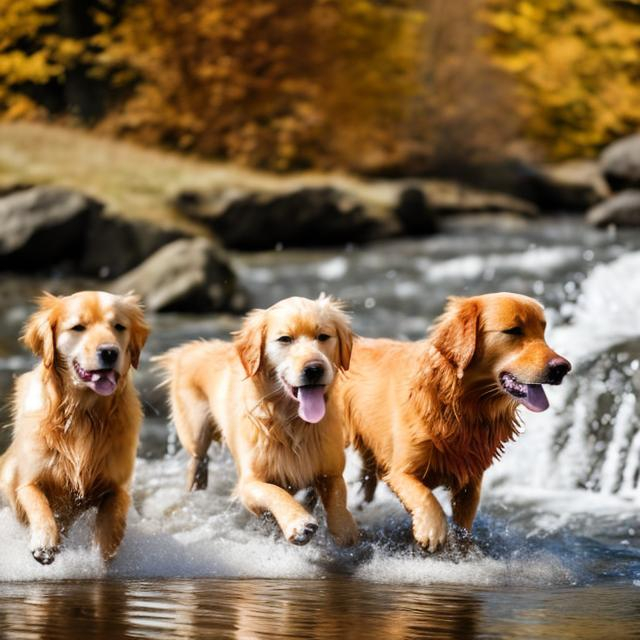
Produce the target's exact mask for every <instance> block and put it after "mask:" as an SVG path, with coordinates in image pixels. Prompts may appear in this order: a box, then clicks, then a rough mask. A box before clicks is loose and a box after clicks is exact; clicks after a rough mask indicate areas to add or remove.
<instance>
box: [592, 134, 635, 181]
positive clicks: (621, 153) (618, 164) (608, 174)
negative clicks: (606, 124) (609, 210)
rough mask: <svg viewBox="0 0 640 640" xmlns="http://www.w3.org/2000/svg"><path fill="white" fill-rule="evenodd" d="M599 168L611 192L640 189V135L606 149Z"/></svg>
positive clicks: (619, 141) (614, 143)
mask: <svg viewBox="0 0 640 640" xmlns="http://www.w3.org/2000/svg"><path fill="white" fill-rule="evenodd" d="M600 168H601V170H602V173H603V174H604V177H605V178H606V180H607V182H608V183H609V186H610V187H611V189H612V190H613V191H621V190H623V189H633V188H640V134H636V135H633V136H628V137H626V138H622V139H621V140H617V141H616V142H613V143H612V144H610V145H609V146H608V147H606V148H605V150H604V151H603V152H602V154H601V156H600Z"/></svg>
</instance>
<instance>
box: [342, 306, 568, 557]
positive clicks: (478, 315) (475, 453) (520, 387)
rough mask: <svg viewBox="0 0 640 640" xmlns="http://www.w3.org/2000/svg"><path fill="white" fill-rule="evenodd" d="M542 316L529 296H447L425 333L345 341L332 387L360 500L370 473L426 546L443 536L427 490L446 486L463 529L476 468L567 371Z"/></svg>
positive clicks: (476, 488)
mask: <svg viewBox="0 0 640 640" xmlns="http://www.w3.org/2000/svg"><path fill="white" fill-rule="evenodd" d="M545 324H546V323H545V318H544V313H543V309H542V307H541V305H540V304H538V303H537V302H536V301H535V300H532V299H531V298H528V297H525V296H521V295H514V294H509V293H496V294H488V295H482V296H477V297H473V298H452V299H450V301H449V303H448V305H447V308H446V310H445V313H444V315H442V316H441V317H440V318H439V319H438V321H437V323H436V324H435V326H434V327H433V329H432V331H431V335H430V337H429V338H428V339H427V340H423V341H420V342H408V343H407V342H395V341H391V340H360V341H358V342H357V343H356V344H355V345H354V349H353V354H352V358H351V365H350V368H349V372H348V373H346V374H345V375H344V376H343V379H342V381H341V383H340V385H339V388H338V389H337V391H338V393H339V395H340V397H341V400H342V402H343V403H344V416H345V421H346V427H347V431H348V434H349V439H350V441H351V443H352V444H353V445H354V446H355V447H356V448H357V449H358V450H359V451H360V453H361V455H362V457H363V461H364V469H363V476H362V479H363V489H364V493H365V500H366V501H371V500H372V499H373V496H374V492H375V487H376V483H377V477H378V475H379V476H380V477H381V478H382V479H383V480H384V481H385V482H386V483H387V484H388V486H389V487H390V488H391V490H392V491H393V492H394V493H395V494H396V495H397V496H398V498H399V499H400V501H401V502H402V504H403V505H404V506H405V508H406V509H407V511H409V513H410V514H411V516H412V520H413V533H414V537H415V539H416V541H417V542H418V543H419V544H420V545H421V546H423V547H425V548H426V549H428V550H429V551H435V550H436V549H437V548H438V547H440V546H442V545H443V544H444V543H445V540H446V537H447V520H446V517H445V514H444V511H443V510H442V507H441V506H440V504H439V502H438V500H437V499H436V498H435V497H434V495H433V493H432V489H434V488H435V487H438V486H445V487H447V488H449V489H450V491H451V494H452V510H453V522H454V524H455V525H457V527H459V528H461V529H463V530H465V531H466V532H470V531H471V527H472V525H473V521H474V518H475V515H476V511H477V508H478V503H479V500H480V488H481V483H482V476H483V473H484V471H485V470H486V469H487V468H488V467H489V466H490V465H491V463H492V461H493V460H494V459H495V458H496V457H497V456H499V455H500V453H501V452H502V450H503V446H504V444H505V443H506V442H507V441H508V440H510V439H513V438H514V436H515V435H516V433H517V427H518V417H517V413H516V410H517V408H518V406H519V405H524V406H525V407H527V408H528V409H530V410H531V411H544V410H545V409H546V408H547V407H548V401H547V398H546V395H545V392H544V390H543V388H542V386H541V385H542V384H560V382H561V381H562V379H563V378H564V376H565V375H566V374H567V373H568V371H569V370H570V369H571V365H570V364H569V362H568V361H567V360H565V359H564V358H562V357H560V356H558V355H557V354H556V353H555V352H554V351H552V350H551V349H550V348H549V346H548V345H547V344H546V342H545V339H544V331H545Z"/></svg>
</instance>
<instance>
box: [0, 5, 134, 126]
mask: <svg viewBox="0 0 640 640" xmlns="http://www.w3.org/2000/svg"><path fill="white" fill-rule="evenodd" d="M121 4H122V3H119V2H117V1H115V0H0V112H3V115H4V117H5V119H15V118H20V117H27V116H30V115H33V114H34V113H37V112H38V111H41V110H42V108H44V109H46V110H47V111H48V112H51V113H62V112H66V113H71V114H73V115H76V116H78V117H80V118H81V119H83V120H86V121H95V120H96V119H97V118H99V117H100V116H101V115H102V114H103V111H104V108H105V107H106V106H107V102H108V101H107V92H108V91H109V90H110V89H111V88H112V82H111V81H112V78H113V77H114V76H115V74H116V73H117V72H118V71H119V69H118V66H117V65H115V64H112V63H111V61H110V60H109V57H108V56H107V55H106V53H105V51H106V48H107V47H108V45H109V42H110V38H109V37H108V35H107V34H108V33H109V30H110V28H111V27H112V26H113V25H114V24H115V23H117V20H118V19H119V14H120V7H121Z"/></svg>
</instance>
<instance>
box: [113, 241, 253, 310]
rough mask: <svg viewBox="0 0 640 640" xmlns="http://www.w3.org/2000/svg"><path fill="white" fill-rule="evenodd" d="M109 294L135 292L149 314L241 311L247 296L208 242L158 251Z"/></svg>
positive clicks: (184, 243) (177, 243) (173, 245)
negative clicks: (155, 312) (154, 312)
mask: <svg viewBox="0 0 640 640" xmlns="http://www.w3.org/2000/svg"><path fill="white" fill-rule="evenodd" d="M110 290H111V291H113V292H114V293H120V294H124V293H127V292H128V291H134V292H135V293H137V294H138V295H140V296H141V297H142V298H143V300H144V303H145V305H146V307H147V309H149V310H150V311H187V312H194V313H206V312H211V311H222V310H231V311H241V310H243V309H244V307H245V306H246V300H245V296H244V293H243V292H242V291H241V290H240V289H239V288H238V286H237V284H236V278H235V274H234V273H233V271H232V270H231V267H230V266H229V263H228V261H227V259H226V256H225V255H224V253H223V252H222V251H221V250H220V249H219V248H218V247H217V246H216V245H215V244H214V243H212V242H211V241H210V240H207V239H206V238H193V239H184V240H176V241H174V242H172V243H171V244H168V245H166V246H165V247H163V248H162V249H160V250H158V251H156V252H155V253H154V254H153V255H152V256H151V257H149V258H148V259H147V260H145V261H144V262H143V263H142V264H141V265H140V266H138V267H136V268H135V269H133V270H132V271H130V272H129V273H126V274H125V275H124V276H122V277H121V278H118V279H117V280H116V281H114V282H113V283H112V284H111V287H110Z"/></svg>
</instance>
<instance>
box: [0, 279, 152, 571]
mask: <svg viewBox="0 0 640 640" xmlns="http://www.w3.org/2000/svg"><path fill="white" fill-rule="evenodd" d="M39 305H40V308H39V310H38V311H37V312H36V313H34V314H33V316H32V317H31V318H30V319H29V321H28V323H27V325H26V328H25V332H24V336H23V340H24V342H25V344H26V345H27V346H28V347H29V348H30V349H31V350H32V351H33V352H34V353H35V355H36V356H38V357H39V358H41V362H40V363H39V364H38V366H37V367H36V368H35V369H34V370H32V371H30V372H28V373H25V374H23V375H21V376H20V377H19V378H18V380H17V381H16V385H15V394H14V399H13V440H12V443H11V445H10V447H9V449H8V450H7V451H6V453H5V454H4V455H3V456H2V458H0V488H1V489H2V491H3V493H4V494H5V496H6V497H7V499H8V501H9V503H10V505H11V506H12V508H13V510H14V512H15V514H16V516H17V517H18V519H19V520H20V521H21V522H22V523H24V524H25V525H29V527H30V530H31V543H30V547H31V551H32V553H33V555H34V557H35V558H36V560H38V561H39V562H41V563H43V564H48V563H50V562H52V561H53V560H54V558H55V554H56V553H57V551H58V547H59V545H60V535H61V533H63V532H64V530H65V529H66V528H67V527H68V526H69V525H70V524H71V523H72V522H73V520H74V519H75V518H76V517H77V516H78V515H79V514H80V513H81V512H82V511H84V510H85V509H87V508H90V507H97V509H98V512H97V518H96V529H95V538H96V542H97V544H98V545H99V546H100V549H101V552H102V554H103V556H104V557H105V559H107V558H110V557H112V556H113V555H114V554H115V553H116V551H117V548H118V546H119V544H120V542H121V540H122V537H123V535H124V529H125V525H126V516H127V511H128V508H129V503H130V498H129V482H130V479H131V475H132V473H133V466H134V461H135V455H136V447H137V443H138V431H139V427H140V423H141V420H142V411H141V407H140V402H139V400H138V396H137V393H136V391H135V388H134V386H133V383H132V381H131V376H130V372H129V369H130V366H133V367H137V366H138V361H139V358H140V351H141V349H142V347H143V346H144V343H145V341H146V338H147V335H148V329H147V325H146V324H145V322H144V318H143V314H142V310H141V308H140V307H139V306H138V304H137V298H135V297H133V296H127V297H119V296H112V295H111V294H107V293H102V292H95V291H83V292H79V293H76V294H74V295H72V296H67V297H63V298H58V297H54V296H51V295H48V294H46V295H45V296H44V297H42V298H41V299H40V301H39ZM105 345H106V346H107V347H108V348H111V349H114V350H115V353H117V360H116V361H115V362H114V363H113V366H111V367H108V368H106V367H103V366H102V365H101V362H100V360H99V358H100V356H99V354H98V351H99V350H100V349H101V348H104V347H105ZM76 365H77V366H78V367H80V369H76ZM79 370H81V371H83V375H84V376H85V377H86V378H88V379H89V382H86V381H83V379H81V378H80V377H79V375H80V374H79V373H78V371H79ZM93 370H95V371H107V370H109V371H110V372H111V373H110V376H111V378H112V379H113V381H114V382H113V384H112V383H110V382H109V380H108V379H107V378H104V380H103V376H102V374H95V376H94V377H95V378H96V379H98V378H99V379H100V380H101V381H102V382H103V385H102V386H103V387H105V386H106V391H104V393H105V395H100V394H99V393H97V392H96V391H94V389H93V388H91V385H93V386H98V385H96V383H94V382H91V381H90V378H91V372H92V371H93Z"/></svg>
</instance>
